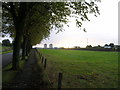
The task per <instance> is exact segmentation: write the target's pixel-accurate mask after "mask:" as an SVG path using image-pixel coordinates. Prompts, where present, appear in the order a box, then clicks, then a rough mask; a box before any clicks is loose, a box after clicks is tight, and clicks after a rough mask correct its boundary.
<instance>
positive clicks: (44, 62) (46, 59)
mask: <svg viewBox="0 0 120 90" xmlns="http://www.w3.org/2000/svg"><path fill="white" fill-rule="evenodd" d="M46 64H47V59H46V58H45V62H44V68H46Z"/></svg>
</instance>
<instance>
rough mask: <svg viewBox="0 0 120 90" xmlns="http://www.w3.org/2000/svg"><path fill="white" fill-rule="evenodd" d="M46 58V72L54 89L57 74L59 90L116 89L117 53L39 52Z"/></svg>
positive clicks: (45, 50) (48, 50)
mask: <svg viewBox="0 0 120 90" xmlns="http://www.w3.org/2000/svg"><path fill="white" fill-rule="evenodd" d="M40 52H41V53H42V54H43V56H45V57H46V58H47V68H46V72H47V74H48V77H49V79H50V81H51V83H52V85H53V87H57V81H58V80H57V79H58V73H59V72H62V73H63V80H62V87H63V88H116V87H117V86H118V53H117V52H100V51H81V50H54V49H53V50H52V49H41V50H40Z"/></svg>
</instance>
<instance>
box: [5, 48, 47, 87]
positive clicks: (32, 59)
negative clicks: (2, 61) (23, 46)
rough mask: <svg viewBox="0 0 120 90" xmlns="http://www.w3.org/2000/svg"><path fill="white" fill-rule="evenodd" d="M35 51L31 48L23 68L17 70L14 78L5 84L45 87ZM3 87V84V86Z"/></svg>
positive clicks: (10, 85)
mask: <svg viewBox="0 0 120 90" xmlns="http://www.w3.org/2000/svg"><path fill="white" fill-rule="evenodd" d="M39 61H40V60H39V59H38V58H37V53H36V51H35V50H32V52H31V54H30V56H29V58H28V61H27V62H26V64H25V66H24V68H23V70H21V71H19V72H18V74H17V75H16V77H15V79H14V80H13V81H12V82H11V83H10V84H9V85H8V86H7V87H12V88H16V89H17V88H45V87H46V83H45V82H44V80H43V69H42V67H41V66H40V64H39ZM3 87H4V86H3Z"/></svg>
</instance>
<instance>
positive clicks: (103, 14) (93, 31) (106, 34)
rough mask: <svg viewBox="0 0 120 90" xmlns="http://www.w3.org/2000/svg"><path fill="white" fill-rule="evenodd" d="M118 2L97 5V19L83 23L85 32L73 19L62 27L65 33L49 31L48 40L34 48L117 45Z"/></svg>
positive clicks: (108, 1) (106, 1)
mask: <svg viewBox="0 0 120 90" xmlns="http://www.w3.org/2000/svg"><path fill="white" fill-rule="evenodd" d="M118 1H120V0H101V3H99V9H100V15H99V16H98V17H94V16H93V15H92V16H90V20H91V21H90V22H84V23H83V27H85V28H86V30H87V32H84V31H83V30H80V29H79V28H77V27H76V25H75V22H73V18H70V22H69V25H70V27H67V26H66V25H64V29H65V31H63V32H59V33H58V34H56V32H57V31H55V30H53V31H51V34H50V37H49V39H46V40H43V41H42V42H41V43H40V44H37V45H36V46H37V47H43V45H44V44H45V43H46V44H51V43H52V44H53V46H54V47H74V46H80V47H85V46H86V45H87V44H89V45H92V46H96V45H101V46H103V45H104V44H106V43H107V44H109V43H114V44H118ZM2 39H3V38H2ZM2 39H1V40H2Z"/></svg>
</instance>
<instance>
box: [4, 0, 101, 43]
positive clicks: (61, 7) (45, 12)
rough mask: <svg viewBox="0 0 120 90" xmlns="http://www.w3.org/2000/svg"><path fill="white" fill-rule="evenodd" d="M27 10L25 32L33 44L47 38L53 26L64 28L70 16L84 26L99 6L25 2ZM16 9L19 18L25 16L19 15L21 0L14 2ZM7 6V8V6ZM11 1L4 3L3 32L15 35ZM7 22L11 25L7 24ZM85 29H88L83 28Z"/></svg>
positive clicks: (87, 3) (77, 23)
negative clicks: (84, 22)
mask: <svg viewBox="0 0 120 90" xmlns="http://www.w3.org/2000/svg"><path fill="white" fill-rule="evenodd" d="M22 3H23V2H22ZM23 4H24V5H23V6H24V7H25V8H26V10H25V11H24V10H22V11H21V12H22V13H25V15H26V17H25V21H24V23H25V26H24V27H23V31H24V32H23V34H24V35H26V36H28V38H29V39H30V40H31V45H35V44H37V43H39V42H40V41H41V40H43V39H45V38H47V37H48V36H49V34H50V31H51V30H52V28H53V27H55V28H57V30H58V32H59V31H62V30H63V25H64V24H67V22H68V19H67V18H68V16H72V17H74V18H76V19H75V20H76V26H77V27H82V22H83V21H86V20H87V21H90V20H89V17H88V14H90V13H92V14H94V15H95V16H97V14H100V13H99V9H98V6H97V5H96V4H95V1H94V2H86V1H84V0H82V1H81V2H24V3H23ZM13 6H14V11H15V13H16V16H17V17H18V18H19V20H22V19H23V17H20V16H19V12H20V11H19V10H20V8H21V2H17V3H15V2H14V3H13ZM6 7H7V8H6ZM9 9H10V3H4V4H3V26H4V29H3V33H9V34H11V35H13V36H15V33H16V31H15V27H14V26H15V22H14V20H13V18H14V17H13V16H12V15H11V13H10V10H9ZM6 24H8V25H9V27H8V26H6ZM83 31H86V30H85V29H83Z"/></svg>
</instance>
